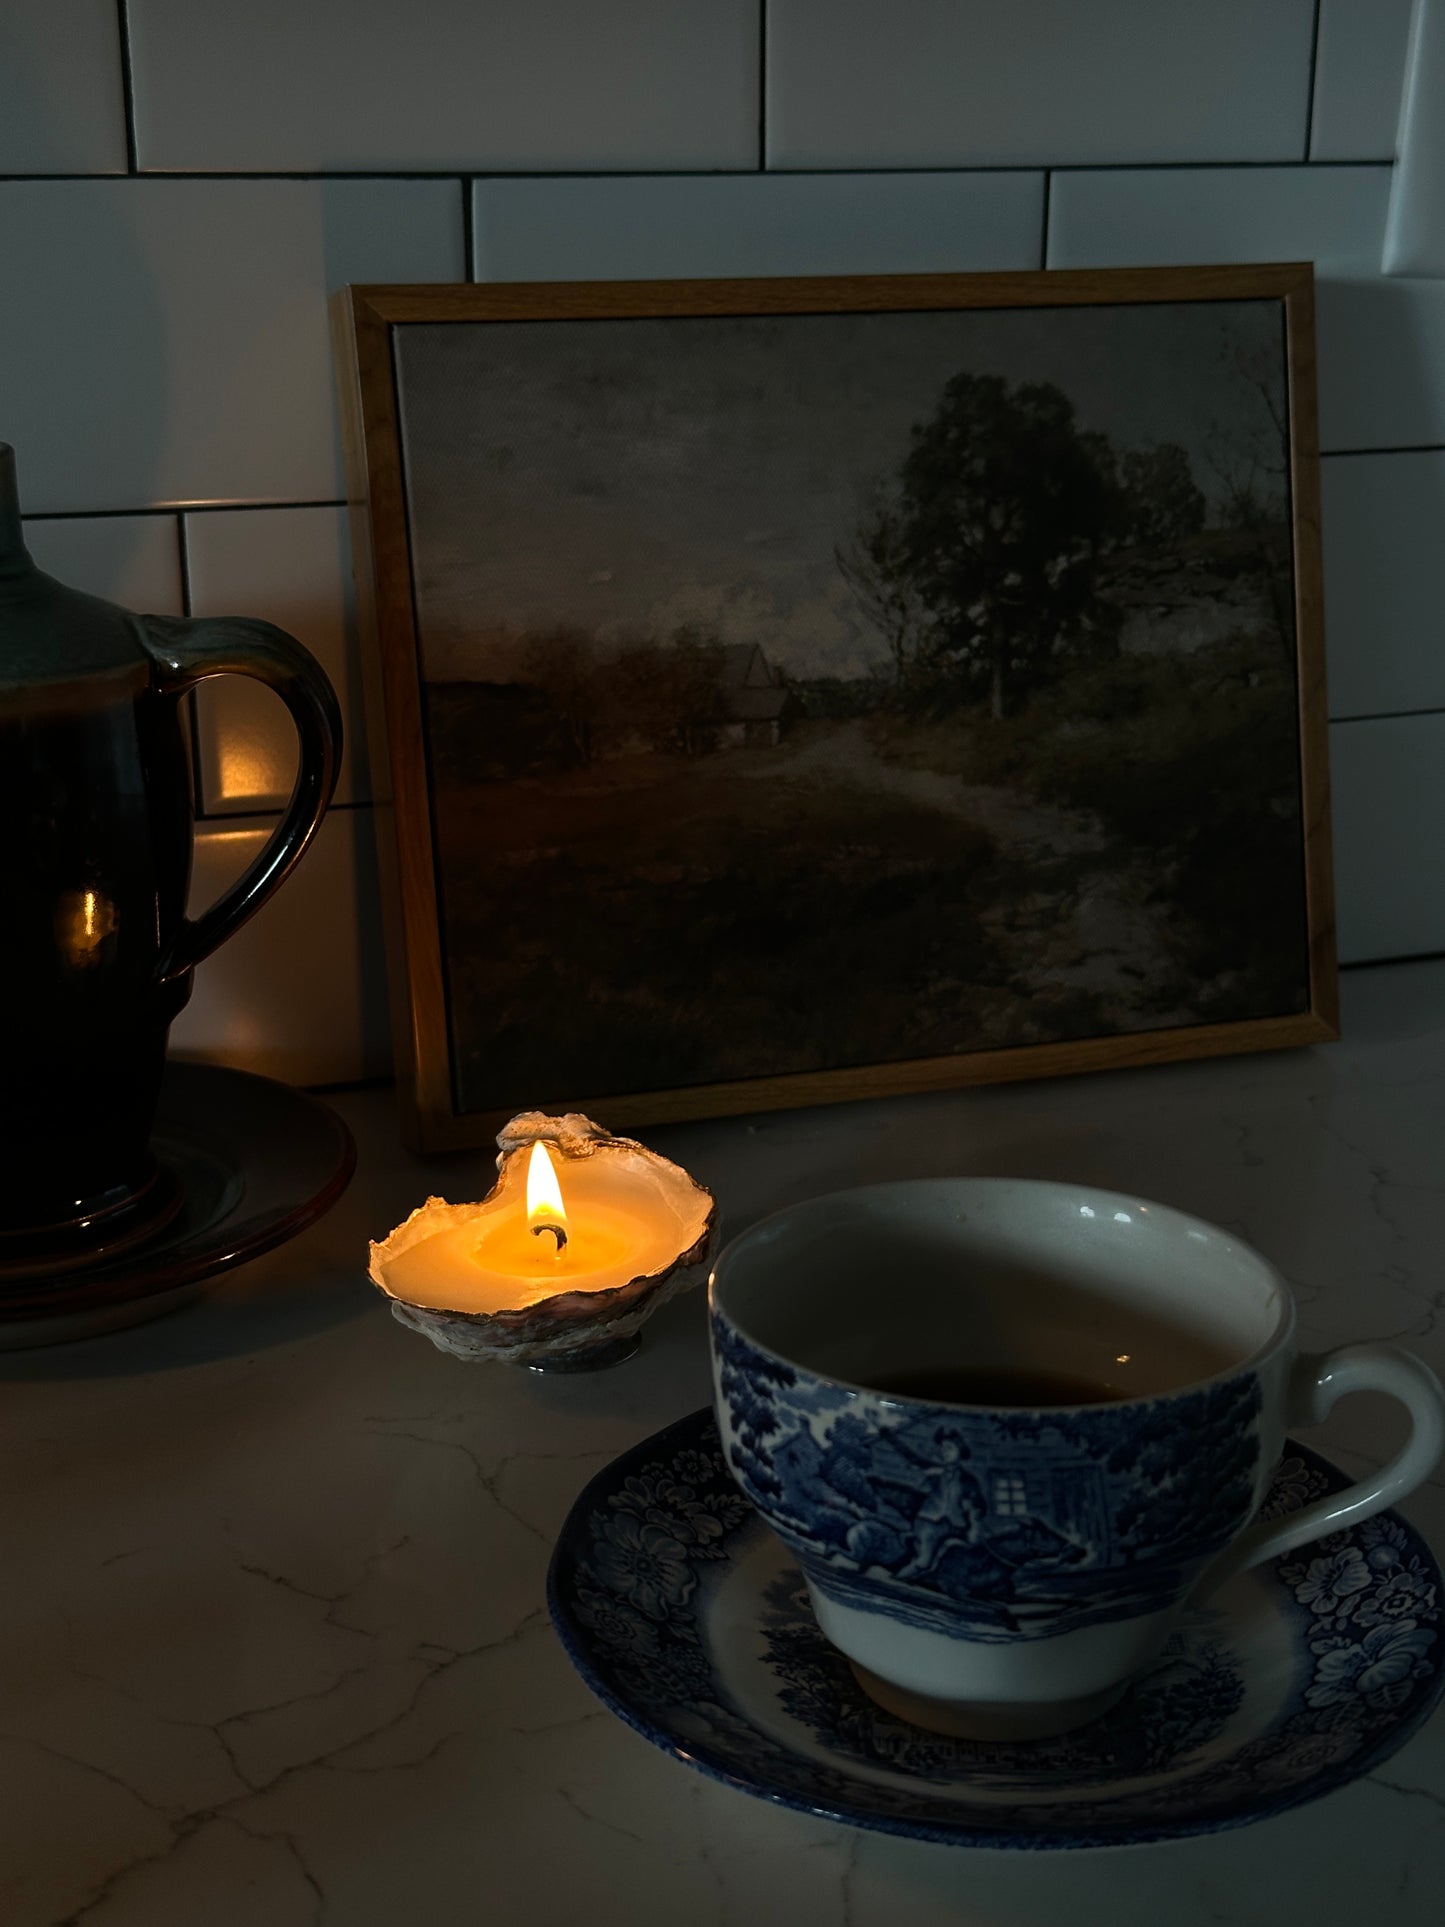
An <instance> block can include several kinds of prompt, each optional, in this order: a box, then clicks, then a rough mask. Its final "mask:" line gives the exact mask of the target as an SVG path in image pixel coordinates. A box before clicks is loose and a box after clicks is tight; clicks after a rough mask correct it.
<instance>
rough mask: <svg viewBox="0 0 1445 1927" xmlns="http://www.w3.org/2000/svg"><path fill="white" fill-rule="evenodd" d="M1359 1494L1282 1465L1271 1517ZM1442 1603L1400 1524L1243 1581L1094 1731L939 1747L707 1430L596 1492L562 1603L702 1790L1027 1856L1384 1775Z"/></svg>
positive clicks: (1431, 1661) (639, 1461) (589, 1491)
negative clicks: (808, 1578)
mask: <svg viewBox="0 0 1445 1927" xmlns="http://www.w3.org/2000/svg"><path fill="white" fill-rule="evenodd" d="M1346 1483H1347V1481H1346V1480H1345V1479H1344V1478H1343V1477H1342V1476H1341V1475H1340V1474H1339V1473H1338V1472H1336V1471H1335V1469H1334V1468H1333V1467H1332V1466H1331V1465H1329V1464H1328V1463H1327V1462H1326V1461H1325V1460H1324V1459H1322V1458H1320V1457H1319V1456H1318V1455H1317V1454H1316V1453H1314V1452H1311V1451H1309V1450H1308V1449H1307V1448H1306V1447H1304V1446H1302V1445H1296V1444H1294V1443H1290V1444H1289V1445H1288V1446H1287V1447H1286V1455H1285V1457H1284V1459H1283V1460H1282V1462H1281V1464H1280V1467H1279V1470H1278V1473H1277V1474H1276V1478H1275V1483H1274V1486H1273V1489H1272V1490H1271V1493H1270V1496H1269V1498H1268V1500H1267V1501H1266V1505H1265V1510H1266V1514H1267V1515H1273V1514H1279V1513H1282V1512H1290V1511H1293V1510H1295V1509H1296V1508H1297V1507H1298V1506H1300V1505H1303V1504H1304V1502H1305V1501H1306V1500H1307V1499H1311V1498H1313V1497H1314V1496H1315V1495H1316V1494H1317V1493H1321V1492H1328V1491H1336V1490H1338V1489H1339V1488H1340V1487H1341V1486H1342V1485H1344V1484H1346ZM1442 1593H1445V1581H1442V1578H1441V1574H1440V1570H1439V1567H1438V1566H1437V1565H1436V1563H1435V1560H1434V1558H1433V1557H1432V1556H1431V1554H1430V1552H1429V1549H1428V1548H1427V1547H1426V1545H1425V1543H1424V1541H1423V1540H1422V1539H1421V1538H1420V1536H1419V1534H1418V1533H1416V1532H1415V1531H1413V1530H1412V1528H1411V1527H1410V1526H1408V1525H1406V1524H1405V1522H1404V1520H1402V1519H1400V1518H1399V1517H1398V1516H1397V1515H1396V1514H1395V1513H1393V1512H1384V1513H1381V1514H1379V1515H1378V1516H1377V1517H1376V1518H1374V1519H1370V1520H1367V1521H1366V1522H1365V1523H1364V1524H1363V1525H1359V1526H1355V1527H1353V1528H1351V1529H1349V1530H1346V1531H1343V1532H1337V1533H1334V1534H1332V1535H1331V1536H1330V1537H1329V1538H1327V1539H1321V1540H1318V1541H1316V1542H1315V1543H1314V1544H1312V1545H1309V1546H1306V1547H1304V1548H1302V1549H1301V1550H1300V1551H1299V1552H1298V1553H1295V1554H1292V1555H1290V1556H1289V1557H1288V1558H1285V1559H1282V1560H1280V1561H1278V1562H1277V1563H1276V1564H1274V1565H1272V1566H1263V1567H1259V1568H1257V1569H1256V1570H1255V1571H1254V1572H1251V1573H1245V1574H1243V1575H1241V1576H1240V1577H1239V1578H1237V1579H1235V1580H1233V1581H1232V1582H1231V1583H1230V1584H1229V1585H1228V1586H1226V1587H1225V1588H1223V1589H1222V1590H1221V1591H1220V1592H1219V1593H1218V1594H1217V1595H1215V1597H1214V1598H1213V1599H1212V1600H1211V1601H1210V1602H1209V1604H1208V1606H1206V1607H1204V1608H1202V1609H1200V1610H1198V1611H1196V1612H1194V1613H1192V1614H1190V1615H1189V1616H1188V1617H1187V1618H1186V1619H1185V1620H1184V1621H1183V1622H1182V1624H1181V1625H1180V1627H1179V1629H1178V1630H1177V1631H1176V1633H1175V1634H1174V1635H1173V1637H1172V1638H1171V1641H1170V1644H1169V1646H1168V1648H1167V1649H1166V1651H1165V1653H1164V1655H1163V1656H1162V1658H1161V1659H1160V1661H1159V1664H1158V1666H1157V1667H1156V1668H1155V1669H1154V1671H1153V1672H1152V1673H1150V1674H1149V1675H1148V1676H1147V1677H1146V1678H1145V1679H1143V1680H1142V1681H1141V1682H1140V1683H1139V1684H1138V1685H1137V1686H1136V1687H1135V1688H1134V1690H1133V1691H1132V1692H1131V1693H1130V1694H1129V1696H1128V1697H1127V1698H1126V1699H1125V1700H1124V1701H1122V1702H1121V1704H1120V1705H1119V1706H1117V1707H1115V1708H1114V1710H1113V1711H1112V1712H1111V1713H1109V1714H1108V1715H1107V1716H1106V1717H1105V1718H1104V1719H1101V1720H1099V1721H1097V1722H1096V1723H1095V1724H1094V1725H1093V1726H1089V1727H1085V1728H1083V1729H1082V1730H1081V1731H1079V1732H1076V1733H1070V1734H1067V1735H1065V1736H1064V1737H1063V1738H1061V1739H1057V1740H1047V1741H1036V1742H1033V1743H1031V1744H1028V1745H1018V1744H1014V1745H998V1744H984V1743H981V1742H977V1741H970V1740H955V1739H947V1738H944V1737H942V1736H940V1735H938V1734H934V1733H925V1732H923V1731H922V1730H921V1729H920V1728H918V1727H915V1726H910V1725H907V1724H906V1723H905V1722H903V1721H902V1720H899V1719H897V1718H895V1717H894V1716H893V1715H891V1714H889V1713H885V1712H884V1711H883V1709H882V1708H881V1707H878V1706H875V1705H874V1704H873V1702H872V1701H871V1700H870V1699H868V1698H867V1697H866V1696H865V1695H864V1693H863V1692H862V1690H861V1689H860V1687H859V1686H858V1684H857V1682H856V1681H855V1680H854V1678H853V1675H852V1673H851V1671H850V1670H849V1668H848V1664H847V1661H846V1660H844V1659H843V1658H842V1657H841V1656H840V1655H839V1654H838V1653H837V1652H835V1651H834V1649H833V1648H832V1647H831V1646H829V1645H828V1644H827V1642H826V1641H825V1640H824V1639H823V1637H822V1635H821V1634H820V1633H819V1631H818V1628H817V1626H816V1624H815V1623H814V1620H813V1615H812V1610H811V1608H810V1607H809V1604H808V1596H807V1590H806V1588H805V1586H804V1584H803V1579H802V1575H801V1573H800V1572H799V1571H798V1569H797V1567H796V1566H795V1565H794V1564H793V1563H792V1560H791V1558H790V1556H789V1555H788V1553H787V1552H786V1551H785V1549H784V1548H783V1546H782V1545H781V1543H780V1542H779V1541H778V1540H777V1539H775V1538H774V1537H773V1535H772V1534H771V1533H770V1532H769V1531H768V1530H767V1529H766V1528H765V1527H764V1526H763V1525H762V1523H761V1521H760V1520H759V1519H758V1518H757V1516H756V1515H755V1514H754V1513H753V1511H752V1510H751V1508H750V1507H749V1506H748V1504H747V1502H746V1501H745V1500H744V1499H743V1498H742V1496H741V1494H740V1493H739V1491H738V1489H737V1487H736V1485H734V1483H733V1480H732V1477H731V1474H730V1473H729V1472H728V1470H727V1467H726V1466H725V1464H724V1463H723V1458H722V1452H721V1448H720V1446H719V1443H718V1435H717V1428H716V1426H715V1424H714V1422H713V1417H712V1413H711V1412H710V1411H702V1412H694V1413H693V1414H692V1416H691V1417H690V1418H685V1419H680V1420H679V1421H678V1422H677V1424H675V1425H670V1426H669V1427H668V1428H667V1430H666V1431H664V1432H659V1433H658V1434H657V1435H656V1436H655V1437H653V1438H650V1439H647V1440H645V1441H644V1442H643V1443H642V1444H641V1445H638V1446H635V1447H634V1448H633V1449H632V1450H631V1451H630V1452H627V1453H624V1454H623V1456H622V1457H621V1458H620V1459H617V1460H616V1461H614V1463H613V1464H611V1465H609V1466H608V1467H607V1468H606V1469H605V1470H604V1471H603V1472H601V1473H599V1474H598V1476H597V1477H596V1478H595V1479H593V1480H592V1482H591V1484H590V1485H589V1486H588V1487H587V1488H586V1490H585V1491H584V1492H583V1493H582V1494H581V1496H580V1497H579V1498H578V1500H577V1502H576V1504H575V1505H574V1506H573V1508H572V1511H571V1513H570V1515H569V1516H568V1519H567V1521H566V1524H565V1525H564V1526H563V1528H562V1533H561V1536H560V1538H559V1539H558V1542H557V1549H556V1553H555V1555H554V1557H553V1560H552V1570H551V1574H550V1576H549V1580H548V1598H549V1603H550V1605H551V1610H552V1619H553V1623H554V1624H555V1626H556V1628H557V1632H558V1634H559V1636H560V1638H561V1640H562V1644H563V1645H564V1646H565V1647H566V1649H567V1652H568V1654H569V1655H570V1656H571V1659H572V1661H573V1663H574V1664H575V1665H576V1667H577V1669H578V1671H579V1672H580V1673H581V1674H582V1677H583V1678H584V1679H585V1680H586V1681H587V1684H588V1685H589V1686H590V1687H591V1688H592V1690H593V1691H594V1692H595V1693H596V1694H597V1695H598V1696H599V1697H600V1698H601V1699H602V1700H603V1701H605V1703H606V1704H607V1705H608V1706H609V1707H611V1709H612V1710H613V1712H615V1713H617V1714H618V1715H619V1716H620V1717H621V1718H622V1719H624V1720H625V1721H626V1722H627V1724H628V1725H629V1726H631V1727H633V1728H635V1729H636V1731H637V1732H639V1733H641V1734H642V1736H643V1737H644V1739H648V1740H651V1741H652V1742H653V1744H654V1745H656V1746H660V1747H662V1748H663V1750H664V1751H665V1752H668V1753H671V1754H673V1755H675V1757H676V1758H678V1759H680V1760H683V1761H685V1762H686V1763H687V1764H688V1765H689V1766H693V1767H697V1768H698V1769H699V1770H700V1771H702V1772H704V1773H708V1774H711V1775H712V1776H713V1777H714V1778H715V1779H719V1780H722V1781H724V1782H726V1783H727V1784H728V1785H729V1786H735V1787H740V1788H742V1789H743V1790H744V1791H745V1792H748V1793H755V1794H757V1795H759V1796H760V1797H761V1798H763V1799H765V1800H772V1801H774V1802H776V1803H777V1804H778V1805H780V1806H789V1807H797V1808H799V1809H800V1810H802V1811H803V1812H805V1813H814V1814H820V1815H823V1816H825V1817H826V1818H829V1819H833V1820H843V1821H847V1822H849V1823H850V1824H851V1825H853V1826H860V1827H876V1828H878V1829H880V1830H881V1831H883V1832H885V1833H900V1834H907V1835H910V1836H911V1837H913V1838H915V1839H919V1840H937V1841H946V1842H953V1843H956V1844H958V1845H960V1846H976V1847H1017V1848H1032V1849H1038V1848H1043V1847H1114V1846H1130V1845H1138V1844H1142V1843H1143V1842H1146V1841H1151V1840H1169V1839H1174V1838H1177V1837H1179V1836H1182V1835H1185V1834H1194V1833H1213V1832H1216V1831H1217V1830H1219V1829H1220V1828H1223V1827H1234V1826H1242V1825H1244V1824H1245V1823H1246V1822H1247V1821H1250V1820H1259V1819H1263V1818H1264V1817H1265V1816H1266V1815H1267V1814H1271V1813H1279V1812H1281V1811H1282V1810H1283V1809H1284V1808H1286V1807H1292V1806H1297V1805H1299V1804H1300V1802H1301V1801H1304V1800H1312V1799H1315V1798H1317V1797H1318V1796H1319V1795H1320V1794H1322V1793H1328V1792H1330V1791H1331V1790H1332V1789H1333V1788H1335V1787H1339V1786H1343V1785H1345V1784H1346V1783H1347V1782H1348V1781H1350V1780H1354V1779H1358V1778H1359V1777H1360V1776H1361V1775H1362V1774H1364V1773H1368V1772H1369V1771H1370V1770H1371V1768H1373V1767H1375V1766H1377V1765H1379V1763H1380V1762H1381V1761H1382V1760H1384V1759H1387V1758H1388V1757H1389V1755H1390V1754H1392V1753H1393V1752H1395V1751H1396V1749H1397V1748H1398V1747H1400V1746H1402V1745H1403V1744H1404V1742H1405V1741H1406V1740H1407V1739H1408V1738H1409V1737H1410V1735H1411V1734H1412V1733H1413V1732H1414V1731H1415V1729H1416V1728H1417V1727H1418V1726H1419V1725H1420V1724H1421V1722H1422V1721H1423V1720H1424V1719H1425V1718H1426V1716H1427V1714H1428V1713H1429V1712H1430V1709H1431V1707H1432V1706H1434V1704H1435V1702H1436V1701H1437V1700H1438V1698H1439V1697H1440V1692H1441V1686H1442V1680H1445V1673H1442V1666H1441V1659H1442V1633H1445V1629H1442V1626H1441V1595H1442Z"/></svg>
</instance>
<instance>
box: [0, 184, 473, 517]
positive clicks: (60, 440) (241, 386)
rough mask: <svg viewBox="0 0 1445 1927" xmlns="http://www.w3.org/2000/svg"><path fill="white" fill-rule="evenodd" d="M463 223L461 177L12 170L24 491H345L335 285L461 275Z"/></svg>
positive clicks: (212, 496) (83, 500)
mask: <svg viewBox="0 0 1445 1927" xmlns="http://www.w3.org/2000/svg"><path fill="white" fill-rule="evenodd" d="M62 236H63V237H64V240H63V245H62V244H61V243H60V241H59V240H58V238H57V237H62ZM463 238H464V237H463V228H462V206H461V194H460V192H459V190H458V187H457V184H456V182H455V181H164V180H119V181H22V182H15V181H11V182H4V183H0V259H3V261H4V263H5V271H6V277H7V282H8V285H9V286H10V288H11V290H12V293H11V298H10V299H9V300H7V301H5V302H4V303H0V420H3V421H4V422H5V424H6V437H7V439H8V440H10V441H12V442H14V443H15V444H16V446H17V447H18V448H20V449H21V450H22V451H23V455H24V461H25V471H26V483H25V490H26V506H27V507H28V508H29V509H30V510H31V511H32V512H34V511H36V510H45V509H101V508H120V509H129V508H137V507H140V506H142V505H143V504H146V503H151V502H194V501H212V500H220V501H249V500H254V499H260V500H263V501H277V500H280V501H286V500H291V501H328V500H335V499H338V498H340V497H341V496H342V495H343V494H344V492H345V491H344V488H343V484H342V480H341V462H340V450H339V438H338V434H337V429H336V410H335V403H334V399H333V391H334V386H335V381H334V374H333V369H332V360H331V342H330V335H329V330H328V324H327V309H326V300H327V296H328V295H329V294H330V293H331V292H332V291H333V290H334V289H336V288H338V287H341V286H342V285H343V284H345V283H346V282H348V281H447V280H458V279H460V278H461V274H462V263H463ZM20 291H23V298H22V293H21V292H20Z"/></svg>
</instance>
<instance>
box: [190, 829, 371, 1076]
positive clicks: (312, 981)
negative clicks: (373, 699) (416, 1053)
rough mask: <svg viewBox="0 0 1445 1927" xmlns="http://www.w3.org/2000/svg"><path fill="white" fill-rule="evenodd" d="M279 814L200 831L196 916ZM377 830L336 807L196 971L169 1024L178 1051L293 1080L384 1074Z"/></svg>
mask: <svg viewBox="0 0 1445 1927" xmlns="http://www.w3.org/2000/svg"><path fill="white" fill-rule="evenodd" d="M277 820H278V819H277V818H275V817H247V818H244V819H238V820H237V821H236V822H235V823H233V824H227V825H226V826H225V827H224V828H222V827H216V826H209V825H207V826H201V827H200V828H198V830H197V834H196V853H195V865H194V870H193V874H192V879H191V901H190V909H191V914H192V915H193V916H195V915H198V914H199V912H200V911H201V910H203V909H204V908H205V907H206V905H207V904H209V903H211V902H213V901H214V900H215V898H216V897H217V896H219V894H220V893H221V891H222V890H224V889H226V888H227V887H228V886H229V885H230V884H231V883H232V882H233V881H234V880H235V879H236V878H237V877H238V876H239V875H240V874H241V872H242V871H243V870H244V869H245V867H246V866H247V864H249V863H250V862H252V861H253V860H254V859H255V857H256V856H257V855H258V854H259V853H260V851H261V850H262V849H263V848H264V847H265V843H266V839H267V838H268V837H269V836H270V834H271V832H272V831H273V830H274V829H275V827H276V822H277ZM373 835H374V833H373V825H372V816H371V811H370V810H369V809H354V810H333V811H332V813H331V814H330V815H329V816H328V817H327V818H326V820H325V822H324V823H323V824H322V825H321V828H320V830H319V831H318V832H317V834H316V838H315V841H314V842H313V844H312V846H311V848H310V849H309V850H308V851H307V852H306V854H305V855H304V856H303V857H302V859H301V862H300V863H299V865H298V866H297V868H296V869H295V871H294V872H293V873H292V874H291V876H289V877H288V878H287V879H286V881H285V882H284V883H283V884H282V885H281V887H280V889H279V890H278V891H277V892H276V894H275V896H274V897H272V898H271V900H270V902H269V903H267V904H266V906H265V907H264V909H262V910H259V911H258V912H257V913H256V915H255V916H254V917H253V918H252V919H251V921H250V922H249V923H248V924H246V925H245V926H244V927H243V928H242V929H241V930H240V931H239V932H238V934H237V935H236V936H234V937H232V939H231V941H230V942H229V943H226V944H223V945H222V946H221V948H220V949H219V950H218V951H216V952H215V954H214V955H213V956H211V957H209V958H207V960H206V961H205V962H204V963H203V964H201V965H200V966H199V967H198V968H197V971H196V977H195V989H194V991H193V993H192V996H191V1001H190V1003H189V1004H188V1005H187V1006H186V1008H185V1010H183V1011H182V1012H181V1015H180V1016H179V1017H178V1018H177V1020H176V1022H175V1024H174V1025H173V1026H172V1029H171V1049H172V1052H173V1054H174V1055H175V1056H177V1057H187V1058H200V1059H203V1060H205V1061H206V1062H208V1063H214V1064H230V1065H233V1066H234V1067H235V1068H236V1069H238V1070H247V1071H259V1072H260V1073H261V1074H262V1075H263V1076H267V1077H279V1078H281V1079H282V1080H283V1081H284V1082H286V1083H288V1084H329V1083H339V1082H343V1081H345V1080H348V1079H353V1078H360V1077H374V1076H379V1075H383V1074H385V1073H386V1072H387V1071H388V1070H389V1068H390V1065H391V1043H390V1036H389V1032H388V1027H387V1008H386V978H385V965H384V961H383V957H382V944H381V917H380V911H379V908H378V903H377V891H376V863H375V845H374V840H373Z"/></svg>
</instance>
